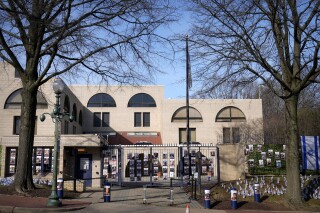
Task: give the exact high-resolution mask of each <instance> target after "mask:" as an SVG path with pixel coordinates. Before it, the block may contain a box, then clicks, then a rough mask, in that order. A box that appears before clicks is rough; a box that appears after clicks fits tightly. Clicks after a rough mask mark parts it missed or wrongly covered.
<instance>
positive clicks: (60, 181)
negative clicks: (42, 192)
mask: <svg viewBox="0 0 320 213" xmlns="http://www.w3.org/2000/svg"><path fill="white" fill-rule="evenodd" d="M57 195H58V197H59V198H60V199H61V198H63V178H58V179H57Z"/></svg>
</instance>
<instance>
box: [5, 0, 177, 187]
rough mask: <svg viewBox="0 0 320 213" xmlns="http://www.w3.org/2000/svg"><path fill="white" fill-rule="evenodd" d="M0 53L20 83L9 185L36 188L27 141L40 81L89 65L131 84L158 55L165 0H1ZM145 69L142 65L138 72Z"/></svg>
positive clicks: (168, 12) (167, 15) (167, 8)
mask: <svg viewBox="0 0 320 213" xmlns="http://www.w3.org/2000/svg"><path fill="white" fill-rule="evenodd" d="M0 11H1V13H0V57H1V58H2V59H3V60H4V61H6V62H8V63H9V64H11V65H12V66H14V68H15V69H16V70H17V71H18V72H19V75H20V77H21V83H22V94H21V95H22V107H21V130H20V137H19V150H18V151H19V156H18V160H17V172H16V175H15V189H16V190H17V191H18V192H21V193H24V192H26V191H28V190H31V189H34V184H33V181H32V169H31V168H32V158H31V156H32V154H31V153H32V148H33V142H34V129H35V128H34V127H35V119H34V117H35V115H36V104H37V100H36V94H37V91H38V88H39V86H41V85H42V84H44V83H45V82H47V81H48V80H49V79H51V78H53V77H55V76H57V75H60V74H64V73H67V72H68V73H72V74H79V72H80V71H90V72H94V73H97V74H98V75H100V76H102V78H103V79H105V80H108V79H109V80H110V79H112V80H114V81H118V82H122V83H132V84H134V83H137V82H139V81H141V80H143V79H147V76H148V75H149V74H151V72H152V71H153V69H155V68H156V67H154V66H153V65H154V64H153V61H152V60H151V59H152V56H155V55H157V56H161V55H162V56H164V54H162V53H161V52H160V51H159V46H157V45H158V44H159V45H160V44H163V45H165V44H167V43H165V42H167V41H166V39H164V38H162V37H161V36H159V35H157V34H156V33H155V32H156V30H157V29H158V27H159V26H161V25H163V24H166V23H168V22H170V21H172V18H173V15H174V11H175V9H174V8H173V7H172V6H171V5H170V4H169V1H166V0H108V1H106V0H86V1H73V0H32V1H27V0H0ZM142 70H144V72H143V71H142Z"/></svg>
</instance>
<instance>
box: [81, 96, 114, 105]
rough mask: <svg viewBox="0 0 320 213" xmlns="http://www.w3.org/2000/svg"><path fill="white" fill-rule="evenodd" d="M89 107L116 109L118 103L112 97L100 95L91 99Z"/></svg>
mask: <svg viewBox="0 0 320 213" xmlns="http://www.w3.org/2000/svg"><path fill="white" fill-rule="evenodd" d="M87 107H116V102H115V101H114V99H113V98H112V97H111V95H109V94H105V93H98V94H96V95H94V96H92V97H91V98H90V99H89V101H88V104H87Z"/></svg>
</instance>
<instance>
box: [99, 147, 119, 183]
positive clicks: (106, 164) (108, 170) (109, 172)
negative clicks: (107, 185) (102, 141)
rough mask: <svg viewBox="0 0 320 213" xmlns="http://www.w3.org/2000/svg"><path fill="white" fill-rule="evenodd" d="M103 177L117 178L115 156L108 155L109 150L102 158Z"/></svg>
mask: <svg viewBox="0 0 320 213" xmlns="http://www.w3.org/2000/svg"><path fill="white" fill-rule="evenodd" d="M102 173H103V175H104V176H106V177H107V178H111V179H116V177H117V173H118V172H117V156H116V155H114V154H112V155H111V153H110V150H107V151H106V154H105V157H104V158H103V171H102Z"/></svg>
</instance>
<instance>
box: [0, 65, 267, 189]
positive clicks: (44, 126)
mask: <svg viewBox="0 0 320 213" xmlns="http://www.w3.org/2000/svg"><path fill="white" fill-rule="evenodd" d="M52 83H53V80H52V81H50V82H47V83H46V84H45V85H43V86H42V87H41V88H40V90H39V92H38V106H37V113H36V114H37V118H36V133H35V142H34V153H33V154H34V156H33V157H34V161H33V169H34V174H35V175H36V176H38V177H46V178H50V175H51V170H52V159H53V155H52V153H53V144H54V142H53V141H54V137H53V134H54V123H53V122H52V119H51V118H50V116H48V115H46V119H45V121H44V122H41V121H40V120H39V117H40V115H41V114H43V113H50V112H52V110H53V107H54V103H55V94H54V92H53V90H52ZM164 89H165V88H164V86H140V87H133V86H121V87H119V86H103V85H66V86H65V91H64V92H63V94H61V106H62V107H63V109H64V111H65V112H69V113H70V114H72V115H73V116H74V117H75V120H74V121H73V122H70V121H68V120H63V121H62V122H61V125H60V127H59V130H60V149H59V170H58V171H59V176H60V177H63V178H64V179H65V180H69V179H70V180H72V179H77V180H84V182H85V184H86V185H87V186H88V187H90V186H92V187H97V186H100V185H101V183H102V179H104V177H105V176H106V175H107V176H108V177H109V178H110V179H114V180H115V181H119V179H121V181H140V180H141V181H147V180H149V178H151V177H152V178H154V179H155V180H157V181H166V180H168V179H169V178H170V177H178V176H179V175H180V170H181V171H182V170H185V174H186V173H187V172H188V171H187V169H186V168H187V167H188V166H187V164H188V162H187V161H185V160H183V158H182V157H184V154H185V152H186V145H185V144H184V142H186V101H185V100H184V99H165V98H164ZM20 92H21V82H20V78H19V76H17V73H16V72H15V70H14V68H13V67H11V66H9V65H8V64H5V63H1V64H0V103H1V107H0V119H1V122H0V144H1V146H2V158H1V159H2V162H1V177H7V176H13V175H14V173H15V168H16V162H17V161H16V158H17V157H18V155H19V153H18V149H17V148H18V137H19V125H20V106H21V94H20ZM189 109H190V134H191V141H192V142H193V143H192V145H191V147H190V151H191V152H192V154H191V156H192V157H191V160H192V161H191V162H192V163H191V167H192V172H201V174H202V175H203V178H207V176H208V177H209V175H213V177H214V178H220V179H222V180H230V179H236V178H238V177H239V176H240V175H242V173H243V172H244V171H245V165H244V161H243V158H244V156H243V147H242V146H243V144H246V143H247V142H248V141H247V140H249V139H248V138H249V137H246V136H245V135H246V134H248V129H250V128H249V127H252V126H254V128H253V129H254V134H255V135H257V134H260V135H261V134H262V126H261V121H262V103H261V99H230V100H226V99H190V108H189ZM244 130H246V131H244ZM251 131H252V132H253V130H251ZM245 132H246V133H245ZM249 134H250V133H249ZM252 134H253V133H252ZM251 138H252V137H251ZM254 142H261V140H259V139H257V140H256V141H254ZM198 151H201V153H202V155H201V157H199V156H198V157H199V159H198V157H197V156H196V153H197V152H198ZM179 161H185V164H184V166H181V167H179ZM151 162H152V164H151ZM199 162H201V163H199ZM181 165H182V164H181ZM198 165H200V166H198ZM182 167H184V168H183V169H182ZM222 167H223V168H224V169H223V171H222V169H221V168H222ZM226 169H228V170H226ZM200 170H201V171H200ZM159 173H160V174H159Z"/></svg>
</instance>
